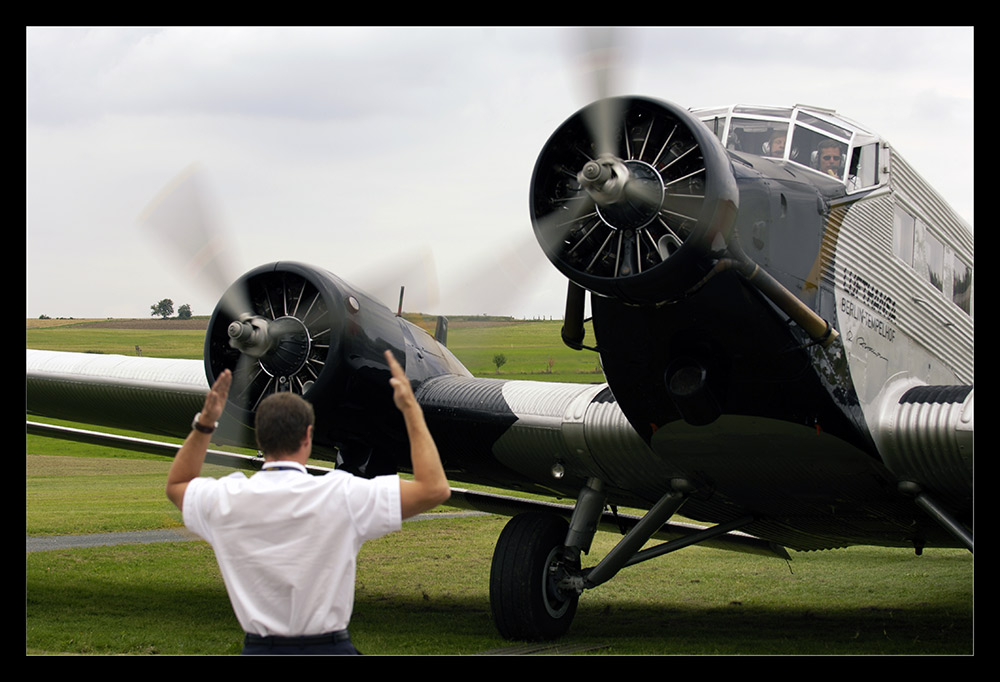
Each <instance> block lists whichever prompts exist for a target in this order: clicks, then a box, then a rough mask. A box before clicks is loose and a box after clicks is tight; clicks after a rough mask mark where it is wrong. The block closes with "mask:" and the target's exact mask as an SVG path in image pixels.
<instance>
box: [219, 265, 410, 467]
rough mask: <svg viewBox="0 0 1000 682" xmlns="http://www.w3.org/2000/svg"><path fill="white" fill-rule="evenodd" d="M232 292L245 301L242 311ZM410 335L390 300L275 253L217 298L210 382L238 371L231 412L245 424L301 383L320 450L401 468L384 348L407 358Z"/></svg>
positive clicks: (349, 460)
mask: <svg viewBox="0 0 1000 682" xmlns="http://www.w3.org/2000/svg"><path fill="white" fill-rule="evenodd" d="M230 301H241V305H242V306H243V307H246V308H248V309H247V310H242V311H240V312H237V311H236V310H233V309H232V306H231V305H229V304H228V303H227V302H230ZM405 336H406V334H405V333H404V327H403V326H402V325H401V323H400V320H399V318H397V317H396V316H395V315H393V313H392V312H391V311H390V310H389V309H388V308H386V307H385V306H384V305H382V304H381V303H379V302H378V301H377V300H375V299H374V298H372V297H371V296H369V295H368V294H365V293H364V292H363V291H361V290H359V289H357V288H355V287H353V286H351V285H349V284H348V283H346V282H345V281H343V280H341V279H340V278H338V277H336V276H335V275H333V274H331V273H329V272H326V271H323V270H320V269H317V268H313V267H310V266H307V265H303V264H299V263H288V262H279V263H272V264H269V265H263V266H260V267H258V268H255V269H254V270H251V271H250V272H248V273H247V274H245V275H243V276H242V277H240V278H239V279H238V280H237V281H236V282H234V283H233V284H232V286H231V287H230V289H229V291H227V292H226V295H225V296H224V297H223V299H222V301H221V302H220V303H219V305H218V306H217V307H216V309H215V311H214V312H213V314H212V319H211V321H210V322H209V326H208V332H207V334H206V336H205V371H206V374H207V375H208V380H209V383H212V382H214V381H215V378H216V377H217V376H218V375H219V374H220V373H221V372H222V371H223V370H224V369H230V370H232V371H233V386H232V388H231V390H230V397H229V405H228V406H227V413H229V414H231V415H232V416H234V417H235V418H237V419H239V420H240V421H241V422H243V423H244V424H246V425H248V426H251V427H252V426H253V418H254V414H255V411H256V407H257V405H258V404H259V403H260V401H261V400H263V398H264V397H266V396H267V395H269V394H271V393H275V392H279V391H291V392H294V393H298V394H300V395H302V396H303V397H304V398H306V399H307V400H309V402H311V403H312V404H313V407H314V410H315V411H316V427H315V434H314V439H313V441H314V450H316V451H317V453H318V454H319V455H321V456H327V457H333V456H336V457H338V458H339V459H341V461H342V462H344V463H345V464H346V465H347V468H349V469H352V470H353V471H355V472H356V473H362V474H364V475H376V474H379V473H387V472H390V471H392V472H394V471H395V470H396V462H395V461H393V460H395V459H397V458H399V457H401V456H403V455H401V454H399V453H400V452H405V448H403V447H402V444H405V431H404V429H403V423H402V419H401V418H400V416H399V413H398V411H397V410H396V409H395V408H394V406H393V404H392V391H391V388H390V386H389V376H390V373H389V369H388V366H387V365H386V363H385V358H384V356H383V354H384V352H385V351H386V350H392V351H393V352H394V353H395V355H396V357H397V358H398V359H399V360H400V361H401V362H403V363H404V366H405V363H406V355H407V347H408V346H409V345H412V344H408V343H407V340H406V338H405ZM362 436H363V437H364V438H362ZM345 460H346V461H345Z"/></svg>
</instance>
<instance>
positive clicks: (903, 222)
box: [892, 206, 913, 267]
mask: <svg viewBox="0 0 1000 682" xmlns="http://www.w3.org/2000/svg"><path fill="white" fill-rule="evenodd" d="M892 252H893V253H894V254H895V255H896V258H898V259H899V260H901V261H903V262H904V263H906V264H907V265H909V266H911V267H912V266H913V216H911V215H910V214H909V213H907V212H906V211H904V210H903V209H901V208H900V207H899V206H896V208H895V210H894V211H893V214H892Z"/></svg>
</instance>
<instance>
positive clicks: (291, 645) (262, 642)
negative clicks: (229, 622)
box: [241, 630, 361, 656]
mask: <svg viewBox="0 0 1000 682" xmlns="http://www.w3.org/2000/svg"><path fill="white" fill-rule="evenodd" d="M241 653H242V655H244V656H279V655H293V656H343V655H354V656H357V655H360V654H361V652H360V651H358V650H357V649H355V648H354V645H353V644H351V636H350V635H349V634H348V632H347V630H338V631H337V632H329V633H327V634H324V635H304V636H302V637H261V636H260V635H251V634H249V633H248V634H247V636H246V637H245V638H244V640H243V651H242V652H241Z"/></svg>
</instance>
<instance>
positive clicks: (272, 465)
mask: <svg viewBox="0 0 1000 682" xmlns="http://www.w3.org/2000/svg"><path fill="white" fill-rule="evenodd" d="M260 469H261V471H285V470H290V471H300V472H302V473H303V474H308V473H309V472H308V471H306V468H305V467H304V466H302V465H301V464H299V463H298V462H293V461H291V460H287V459H283V460H277V461H273V462H264V465H263V466H262V467H261V468H260Z"/></svg>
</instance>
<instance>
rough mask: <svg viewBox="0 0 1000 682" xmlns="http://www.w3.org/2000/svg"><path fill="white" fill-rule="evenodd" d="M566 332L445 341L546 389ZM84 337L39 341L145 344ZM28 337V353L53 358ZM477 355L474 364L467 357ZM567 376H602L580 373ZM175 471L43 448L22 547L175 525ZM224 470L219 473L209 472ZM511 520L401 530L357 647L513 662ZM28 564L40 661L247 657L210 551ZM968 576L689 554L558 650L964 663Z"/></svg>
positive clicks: (432, 523)
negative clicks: (503, 588)
mask: <svg viewBox="0 0 1000 682" xmlns="http://www.w3.org/2000/svg"><path fill="white" fill-rule="evenodd" d="M558 327H559V323H550V322H545V323H541V322H540V323H532V324H527V325H508V328H505V329H503V330H500V331H498V332H497V333H496V334H495V335H493V336H486V337H479V336H478V334H479V331H478V329H479V328H477V327H470V328H468V329H466V330H462V329H454V328H453V329H452V330H450V332H449V335H450V340H451V344H450V345H451V346H452V348H453V349H454V350H455V352H456V354H457V355H458V357H459V358H460V359H462V360H463V361H464V362H469V364H470V366H479V367H484V368H485V371H482V370H476V369H473V371H474V372H476V373H478V374H484V375H488V376H496V368H495V366H493V365H492V361H491V359H490V358H492V354H493V353H495V352H501V351H498V350H497V349H499V348H501V346H499V345H498V344H499V343H507V344H509V346H508V347H506V348H505V349H504V350H503V351H502V352H505V354H506V355H507V356H508V362H507V364H505V365H504V366H503V367H502V368H501V374H500V376H501V377H509V376H511V374H508V372H509V370H513V369H518V370H519V371H520V372H521V373H523V374H525V375H526V376H529V377H532V378H543V377H533V376H532V375H530V374H528V373H527V372H528V371H534V370H528V369H527V368H533V367H537V365H538V363H539V360H540V358H542V357H546V358H547V356H545V355H543V354H545V353H549V352H551V353H554V354H556V355H555V356H554V357H555V359H554V364H553V369H554V368H555V367H556V366H558V363H561V362H567V363H568V362H569V361H570V360H569V359H568V358H564V357H563V356H562V355H561V351H559V349H558V347H557V346H556V345H555V343H554V342H553V339H558ZM514 328H523V329H520V330H518V331H515V329H514ZM60 329H61V331H60ZM87 329H88V327H86V326H81V325H78V324H74V325H68V326H65V327H60V328H56V329H50V330H48V331H50V332H51V334H50V335H49V336H48V337H42V339H43V341H44V342H45V343H51V344H54V345H55V346H58V347H59V348H58V349H60V350H67V349H69V348H67V347H65V346H60V344H63V343H65V344H67V345H74V347H77V346H76V344H81V343H82V345H84V346H87V348H86V349H84V350H90V351H92V352H113V351H111V350H108V348H112V347H114V348H117V347H128V346H129V345H135V343H137V342H133V339H134V338H138V337H136V336H133V334H134V332H135V331H137V330H129V329H125V330H118V331H117V335H118V336H119V338H118V339H115V336H116V335H115V334H114V333H111V334H110V335H109V336H103V335H102V334H105V333H107V330H104V331H103V332H101V334H97V333H96V332H97V331H98V330H96V329H95V330H92V331H87ZM553 330H554V334H555V335H554V336H552V334H553ZM33 331H34V330H29V333H28V346H29V347H41V346H40V345H35V344H36V343H37V344H40V343H42V341H38V340H37V339H38V338H39V337H34V336H33ZM39 331H44V330H39ZM154 331H156V330H154ZM183 331H184V330H169V331H162V330H160V331H158V333H159V335H160V336H167V337H172V336H173V335H174V334H177V333H178V332H183ZM60 333H62V334H64V337H63V340H60V336H59V335H60ZM202 334H203V332H202ZM467 334H468V335H467ZM179 336H185V335H184V334H179ZM121 337H126V338H124V339H123V338H121ZM195 337H197V334H195ZM546 338H548V339H550V341H549V342H548V343H549V345H548V346H547V345H546V342H545V341H544V339H546ZM145 343H146V344H147V346H144V347H143V348H144V349H145V348H165V349H166V348H171V347H173V346H174V345H175V344H176V346H177V349H176V350H170V351H164V352H177V353H181V354H180V355H177V356H175V357H200V355H201V340H200V339H198V338H187V337H186V336H185V338H183V339H173V338H166V339H158V338H156V336H151V337H147V338H146V339H145ZM522 343H523V344H524V346H522V345H521V344H522ZM114 344H117V345H114ZM139 345H140V346H141V345H142V344H141V343H140V344H139ZM524 347H527V348H528V350H524V351H523V354H522V348H524ZM565 352H566V353H569V354H570V356H572V355H575V353H574V352H573V351H569V350H568V349H566V350H565ZM149 354H152V353H149ZM476 354H479V356H480V361H479V362H480V364H479V365H473V364H472V361H469V360H467V359H466V358H468V357H475V356H476ZM487 355H488V357H487ZM589 356H590V357H593V355H592V354H589ZM483 358H485V361H484V360H483ZM547 362H548V361H547V359H546V363H547ZM485 363H488V364H485ZM543 369H544V368H543ZM566 374H567V376H569V377H570V378H571V379H575V380H577V381H580V380H584V381H589V380H593V379H592V378H591V377H592V376H593V375H590V374H587V373H585V372H581V373H576V372H567V373H566ZM597 376H598V377H599V376H600V375H597ZM563 380H569V379H563ZM598 380H599V379H598ZM168 467H169V460H167V459H165V458H162V457H156V456H141V455H136V454H135V453H131V452H127V451H117V450H108V449H106V448H96V447H94V446H87V445H81V444H74V443H68V442H66V441H60V440H54V439H50V438H42V437H36V436H30V437H28V438H27V442H26V516H25V518H26V531H27V534H28V535H29V536H39V535H70V534H82V533H108V532H118V531H129V530H151V529H161V528H176V527H180V525H181V521H180V514H179V512H177V510H176V509H175V508H174V507H173V506H172V505H171V504H170V503H169V502H168V501H167V500H166V498H165V496H164V494H163V483H164V480H165V477H166V471H167V469H168ZM226 471H227V470H225V469H222V468H209V467H206V473H210V474H213V475H215V474H222V473H226ZM505 522H506V519H505V518H502V517H496V516H462V517H458V518H441V517H439V518H437V519H434V520H429V521H414V522H408V523H406V524H405V525H404V529H403V530H402V531H401V532H399V533H395V534H393V535H390V536H388V537H386V538H382V539H380V540H377V541H373V542H370V543H367V544H366V545H365V546H364V548H363V549H362V552H361V555H360V558H359V571H358V581H357V595H356V604H355V612H354V617H353V619H352V624H351V631H352V636H353V639H354V640H355V643H356V644H357V646H358V647H359V648H360V649H361V650H362V651H364V652H365V653H368V654H395V655H401V654H415V653H424V654H426V653H431V654H442V655H469V654H477V653H483V652H492V651H495V650H502V651H505V652H510V651H511V649H510V646H511V644H510V643H509V642H506V641H504V640H502V639H500V638H499V637H498V636H497V634H496V632H495V630H494V629H493V625H492V623H491V621H490V615H489V599H488V591H489V588H488V578H489V566H490V557H491V555H492V551H493V545H494V543H495V542H496V538H497V536H498V535H499V533H500V530H501V529H502V527H503V525H504V523H505ZM614 540H615V538H614V537H613V536H610V535H607V534H603V533H602V534H599V535H598V538H597V540H596V541H595V547H594V549H593V551H592V553H591V556H590V557H588V558H587V560H586V561H585V564H586V565H591V564H593V563H596V561H597V560H598V559H599V558H600V557H601V556H603V555H604V553H606V552H607V551H608V550H609V549H610V547H611V546H612V544H613V542H614ZM25 563H26V580H25V582H26V653H28V654H67V653H69V654H104V655H110V654H166V655H174V654H234V653H237V652H238V651H239V646H240V637H241V635H240V629H239V626H238V624H237V623H236V621H235V618H234V617H233V615H232V610H231V608H230V606H229V602H228V599H227V597H226V594H225V588H224V586H223V585H222V581H221V578H220V576H219V573H218V568H217V566H216V564H215V561H214V557H213V554H212V551H211V548H209V547H208V546H207V545H206V544H205V543H203V542H201V541H181V542H164V543H157V544H146V545H116V546H107V547H93V548H86V549H65V550H51V551H42V552H29V553H28V554H27V555H26V562H25ZM973 569H974V563H973V557H972V555H970V554H969V553H968V552H966V551H964V550H935V549H929V550H926V551H925V553H924V555H923V556H920V557H917V556H915V555H914V554H913V553H912V552H910V551H906V550H900V549H884V548H872V547H854V548H849V549H846V550H837V551H831V552H808V553H794V554H793V560H792V561H791V562H790V563H786V562H783V561H780V560H776V559H767V558H762V557H755V556H748V555H742V554H736V553H732V552H723V551H719V550H712V549H708V548H703V547H692V548H689V549H685V550H682V551H680V552H677V553H674V554H671V555H669V556H667V557H664V558H661V559H657V560H653V561H649V562H645V563H643V564H640V565H638V566H634V567H631V568H628V569H625V570H624V571H622V573H621V574H620V575H619V576H617V577H616V578H615V579H614V580H612V581H611V582H609V583H607V584H605V585H602V586H601V587H599V588H597V589H595V590H592V591H589V592H588V593H586V594H584V595H583V597H582V598H581V602H580V609H579V612H578V615H577V617H576V620H575V621H574V625H573V627H572V629H571V631H570V633H569V635H568V636H567V637H566V638H564V639H563V640H561V641H560V643H559V644H560V646H562V647H564V648H563V649H553V650H548V651H549V652H550V653H559V652H562V651H567V652H579V653H591V654H598V655H600V654H610V655H639V654H643V655H651V654H660V655H666V654H700V655H704V654H724V655H729V654H736V655H748V654H754V655H771V654H799V655H802V654H831V655H857V654H876V655H921V654H923V655H927V654H935V655H969V654H972V653H973V642H974V634H973V603H974V602H973Z"/></svg>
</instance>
